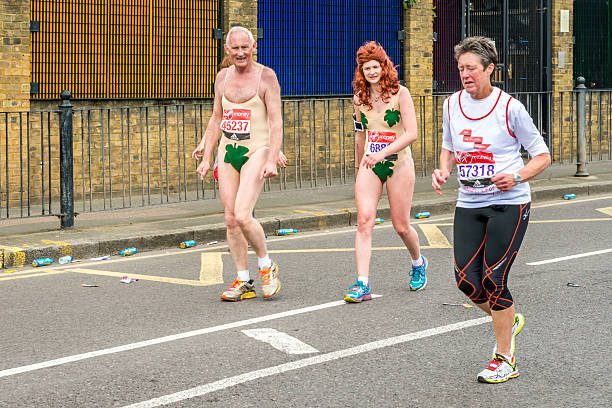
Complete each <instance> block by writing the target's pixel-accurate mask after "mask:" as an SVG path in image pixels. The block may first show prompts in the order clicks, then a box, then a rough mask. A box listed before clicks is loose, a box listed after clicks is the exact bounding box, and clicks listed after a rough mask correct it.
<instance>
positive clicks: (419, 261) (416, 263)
mask: <svg viewBox="0 0 612 408" xmlns="http://www.w3.org/2000/svg"><path fill="white" fill-rule="evenodd" d="M422 265H423V257H422V256H421V254H419V257H418V258H417V259H416V260H414V259H413V260H412V266H422Z"/></svg>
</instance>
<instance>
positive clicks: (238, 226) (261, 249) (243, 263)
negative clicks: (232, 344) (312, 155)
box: [192, 26, 283, 301]
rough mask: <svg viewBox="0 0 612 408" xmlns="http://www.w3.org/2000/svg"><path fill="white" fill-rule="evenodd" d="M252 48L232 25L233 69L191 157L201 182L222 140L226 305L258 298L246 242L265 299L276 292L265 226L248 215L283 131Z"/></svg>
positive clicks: (276, 94)
mask: <svg viewBox="0 0 612 408" xmlns="http://www.w3.org/2000/svg"><path fill="white" fill-rule="evenodd" d="M256 47H257V43H256V42H255V41H254V38H253V35H252V34H251V32H250V31H249V30H247V29H246V28H244V27H239V26H238V27H233V28H232V29H231V30H230V31H229V32H228V34H227V37H226V44H225V51H226V53H227V54H228V56H229V58H230V59H231V62H232V64H233V65H232V66H230V67H228V68H224V69H222V70H221V71H219V73H218V74H217V77H216V79H215V101H214V106H213V113H212V116H211V117H210V120H209V122H208V126H207V127H206V133H205V134H204V137H203V138H202V140H201V141H200V143H199V144H198V146H197V147H196V149H195V150H194V151H193V153H192V157H194V158H201V159H202V161H201V162H200V164H199V166H198V168H197V170H196V171H197V173H198V174H199V175H200V177H201V178H202V179H204V177H205V176H206V174H207V173H208V171H209V169H210V162H211V157H212V153H213V149H214V148H215V146H216V144H217V141H219V138H220V137H221V141H220V143H219V151H218V155H217V157H218V173H219V194H220V197H221V202H222V203H223V207H224V209H225V224H226V226H227V242H228V245H229V248H230V251H231V254H232V258H233V260H234V264H235V265H236V270H237V275H238V276H237V278H236V280H234V282H233V283H232V285H230V287H229V288H228V290H226V291H225V292H223V294H222V295H221V299H223V300H228V301H239V300H243V299H251V298H254V297H256V295H255V287H254V285H253V280H252V279H251V278H250V275H249V269H248V257H247V249H248V245H249V244H250V245H251V247H252V248H253V250H254V251H255V253H256V254H257V257H258V265H259V274H260V276H261V278H262V280H263V285H262V290H263V295H264V297H266V298H269V297H272V296H274V295H275V294H276V293H278V291H279V289H280V280H279V279H278V266H277V265H276V263H274V262H272V260H271V259H270V257H269V256H268V250H267V246H266V239H265V234H264V231H263V228H262V227H261V224H259V222H258V221H257V220H256V219H255V218H253V215H252V214H253V208H254V207H255V203H256V202H257V198H258V197H259V194H260V193H261V190H262V188H263V185H264V181H265V179H266V178H268V177H274V176H276V175H277V174H278V171H277V168H276V163H277V161H278V158H279V152H280V146H281V140H282V129H283V121H282V116H281V96H280V85H279V83H278V79H277V78H276V74H275V73H274V71H273V70H272V69H270V68H268V67H265V66H263V65H261V64H259V63H257V62H255V61H253V52H254V51H255V49H256Z"/></svg>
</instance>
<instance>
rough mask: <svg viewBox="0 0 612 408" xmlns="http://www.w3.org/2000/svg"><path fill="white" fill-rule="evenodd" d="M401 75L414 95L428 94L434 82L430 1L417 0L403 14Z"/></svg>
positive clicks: (431, 8)
mask: <svg viewBox="0 0 612 408" xmlns="http://www.w3.org/2000/svg"><path fill="white" fill-rule="evenodd" d="M404 31H405V33H406V40H405V41H404V78H405V80H406V86H407V87H408V89H409V90H410V92H411V93H412V94H413V95H429V94H431V92H432V83H433V1H432V0H419V1H418V2H417V3H416V4H415V5H414V6H412V7H410V8H408V9H407V10H406V11H405V14H404Z"/></svg>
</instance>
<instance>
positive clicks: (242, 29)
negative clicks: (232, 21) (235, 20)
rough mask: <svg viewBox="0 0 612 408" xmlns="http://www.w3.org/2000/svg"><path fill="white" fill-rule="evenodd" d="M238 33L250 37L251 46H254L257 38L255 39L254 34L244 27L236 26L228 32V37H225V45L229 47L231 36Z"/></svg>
mask: <svg viewBox="0 0 612 408" xmlns="http://www.w3.org/2000/svg"><path fill="white" fill-rule="evenodd" d="M236 31H242V32H243V33H246V34H247V35H248V36H249V42H250V43H251V44H250V45H253V44H254V43H255V38H254V37H253V33H252V32H251V31H249V29H248V28H246V27H243V26H234V27H232V28H231V29H230V30H229V31H228V32H227V36H226V37H225V45H227V46H228V47H229V45H230V44H229V43H230V36H231V35H232V33H235V32H236Z"/></svg>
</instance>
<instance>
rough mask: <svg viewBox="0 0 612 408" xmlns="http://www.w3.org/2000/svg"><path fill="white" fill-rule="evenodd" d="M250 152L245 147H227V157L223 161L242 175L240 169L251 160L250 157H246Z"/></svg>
mask: <svg viewBox="0 0 612 408" xmlns="http://www.w3.org/2000/svg"><path fill="white" fill-rule="evenodd" d="M248 152H249V149H248V148H247V147H244V146H236V143H234V145H230V144H228V145H225V157H224V158H223V161H224V162H225V163H229V164H231V165H232V167H234V168H235V169H236V171H237V172H238V173H240V169H241V168H242V166H244V163H246V162H247V160H249V156H245V155H246V154H247V153H248Z"/></svg>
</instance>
